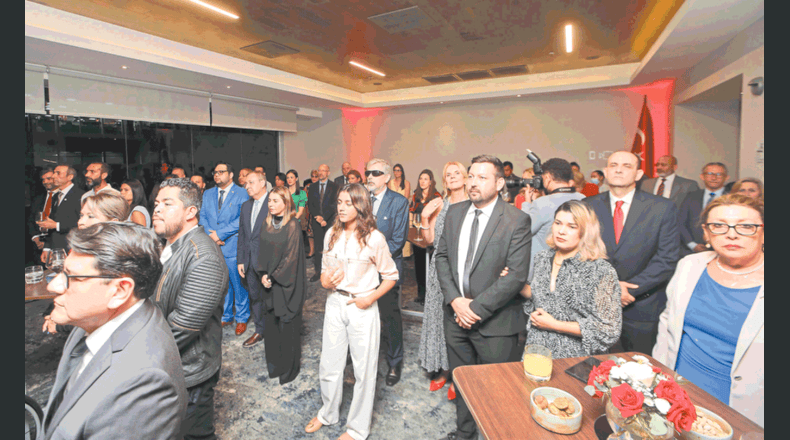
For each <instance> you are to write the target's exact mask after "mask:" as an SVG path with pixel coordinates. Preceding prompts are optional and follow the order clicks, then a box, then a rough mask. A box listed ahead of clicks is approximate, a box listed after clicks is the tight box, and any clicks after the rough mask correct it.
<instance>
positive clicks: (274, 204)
mask: <svg viewBox="0 0 790 440" xmlns="http://www.w3.org/2000/svg"><path fill="white" fill-rule="evenodd" d="M268 207H269V215H268V216H267V217H266V222H265V225H262V226H261V237H260V244H259V249H261V252H258V264H257V265H256V267H255V270H256V271H257V272H258V273H259V274H263V276H262V277H261V283H262V284H263V287H264V289H265V291H264V295H263V321H264V323H265V325H264V331H263V340H264V347H265V350H266V364H267V368H268V370H269V377H270V378H274V377H278V378H279V379H280V385H282V384H286V383H288V382H290V381H292V380H294V379H295V378H296V376H297V375H298V374H299V367H300V364H301V356H302V349H301V337H300V334H299V331H300V330H301V327H302V306H303V305H304V300H305V295H304V294H305V284H306V279H307V275H306V272H305V257H304V244H303V242H302V229H301V227H300V226H299V221H298V220H297V219H296V210H295V209H294V203H293V199H292V198H291V195H290V194H289V193H288V189H287V188H284V187H275V188H272V191H271V192H270V193H269V204H268ZM264 250H265V252H264Z"/></svg>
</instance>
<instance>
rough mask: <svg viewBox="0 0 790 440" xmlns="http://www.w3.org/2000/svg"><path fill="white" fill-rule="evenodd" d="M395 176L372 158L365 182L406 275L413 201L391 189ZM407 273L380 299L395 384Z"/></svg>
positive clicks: (389, 380)
mask: <svg viewBox="0 0 790 440" xmlns="http://www.w3.org/2000/svg"><path fill="white" fill-rule="evenodd" d="M390 179H392V166H391V165H390V164H389V162H387V161H386V160H384V159H372V160H371V161H370V162H368V164H367V167H366V170H365V181H366V182H367V183H366V186H367V188H368V191H370V197H371V205H372V207H373V216H375V217H376V229H378V230H379V231H380V232H381V233H382V234H384V237H385V238H386V239H387V246H388V247H389V250H390V254H392V259H393V260H395V266H397V267H398V273H399V274H403V270H402V267H403V246H404V245H405V244H406V237H407V236H408V235H409V201H408V199H406V197H403V196H402V195H400V194H398V193H396V192H395V191H389V190H388V189H387V182H389V181H390ZM403 278H404V277H403V275H401V276H400V277H399V278H398V282H397V283H395V287H393V288H392V289H391V290H390V291H389V292H387V293H385V294H384V295H383V296H382V297H381V298H379V300H378V305H379V313H380V314H381V322H382V324H384V328H383V330H382V340H383V341H384V344H385V345H386V346H387V355H386V359H387V365H389V371H388V372H387V376H386V378H385V382H386V384H387V386H393V385H395V384H396V383H398V381H399V380H400V374H401V369H402V366H403V318H402V317H401V313H400V305H399V301H400V295H399V293H400V286H401V284H403Z"/></svg>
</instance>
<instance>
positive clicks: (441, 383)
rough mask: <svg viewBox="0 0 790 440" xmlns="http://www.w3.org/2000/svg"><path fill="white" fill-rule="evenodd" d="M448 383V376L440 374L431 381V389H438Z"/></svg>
mask: <svg viewBox="0 0 790 440" xmlns="http://www.w3.org/2000/svg"><path fill="white" fill-rule="evenodd" d="M446 383H447V378H446V377H443V376H440V377H439V378H438V379H434V380H432V381H431V387H430V390H431V391H438V390H441V389H442V388H444V384H446Z"/></svg>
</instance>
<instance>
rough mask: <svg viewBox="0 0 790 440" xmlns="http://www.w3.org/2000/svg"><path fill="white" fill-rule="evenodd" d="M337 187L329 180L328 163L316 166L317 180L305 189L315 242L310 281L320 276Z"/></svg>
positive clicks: (335, 206) (335, 207)
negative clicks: (313, 272) (313, 267)
mask: <svg viewBox="0 0 790 440" xmlns="http://www.w3.org/2000/svg"><path fill="white" fill-rule="evenodd" d="M338 189H339V188H338V187H337V185H336V184H335V182H332V181H331V180H329V165H327V164H325V163H324V164H321V166H319V167H318V182H315V183H313V184H312V185H310V189H309V190H308V191H307V210H308V211H310V216H311V218H310V226H311V227H312V229H313V241H314V242H315V252H313V265H314V266H315V275H313V276H312V278H310V282H311V283H314V282H316V281H318V279H319V278H320V277H321V258H323V256H324V255H323V254H322V252H323V251H324V236H325V235H326V231H327V229H329V228H330V227H332V223H333V222H334V221H335V214H336V213H337V191H338Z"/></svg>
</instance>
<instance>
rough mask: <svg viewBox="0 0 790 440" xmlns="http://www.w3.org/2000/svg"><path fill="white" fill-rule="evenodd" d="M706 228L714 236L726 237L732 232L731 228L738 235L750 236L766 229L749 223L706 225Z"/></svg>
mask: <svg viewBox="0 0 790 440" xmlns="http://www.w3.org/2000/svg"><path fill="white" fill-rule="evenodd" d="M704 226H705V227H707V228H708V231H710V233H711V234H713V235H724V234H726V233H728V232H730V228H732V229H735V232H737V233H738V235H744V236H747V237H748V236H750V235H754V234H756V233H757V229H759V228H761V227H764V226H765V225H764V224H762V225H755V224H749V223H739V224H737V225H728V224H726V223H705V225H704Z"/></svg>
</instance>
